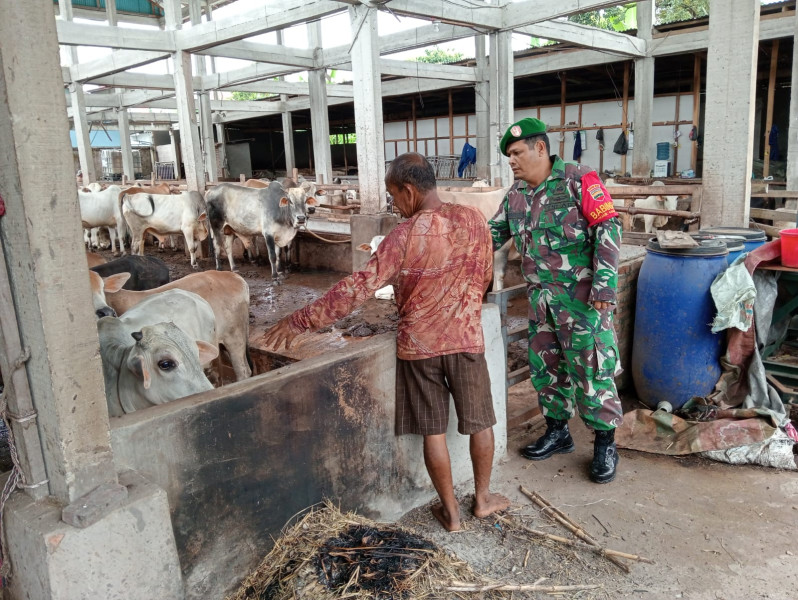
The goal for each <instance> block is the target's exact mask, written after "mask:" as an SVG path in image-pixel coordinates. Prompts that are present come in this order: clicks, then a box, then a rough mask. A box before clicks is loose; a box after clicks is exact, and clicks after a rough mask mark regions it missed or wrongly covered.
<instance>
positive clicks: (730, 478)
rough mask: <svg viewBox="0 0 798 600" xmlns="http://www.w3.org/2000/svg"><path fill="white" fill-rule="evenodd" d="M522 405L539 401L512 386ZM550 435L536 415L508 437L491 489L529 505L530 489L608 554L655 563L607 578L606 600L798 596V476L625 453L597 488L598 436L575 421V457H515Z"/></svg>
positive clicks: (515, 401) (523, 387) (790, 599)
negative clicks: (592, 469)
mask: <svg viewBox="0 0 798 600" xmlns="http://www.w3.org/2000/svg"><path fill="white" fill-rule="evenodd" d="M523 401H526V402H532V403H534V402H535V401H534V391H533V390H532V389H531V386H530V385H529V384H528V383H524V384H520V385H517V386H514V387H513V388H512V389H511V401H510V404H511V406H514V405H515V406H520V405H521V404H522V402H523ZM631 408H634V406H631V405H630V406H629V407H627V410H628V409H631ZM544 428H545V423H544V422H543V419H542V418H540V417H537V418H536V419H533V420H532V421H531V422H528V423H527V424H525V425H522V426H517V427H515V428H513V429H512V430H511V431H510V432H508V454H507V458H506V460H505V461H504V463H503V464H502V465H501V466H500V468H499V469H498V470H497V471H496V472H495V474H494V478H493V482H494V483H493V487H494V489H495V490H496V491H500V492H501V493H504V494H505V495H507V496H508V497H510V499H511V500H512V501H513V504H514V505H517V506H523V507H526V506H530V504H531V503H530V502H529V501H528V500H527V498H526V496H524V495H523V494H522V493H521V492H520V491H519V485H524V486H525V487H526V488H527V489H530V490H533V491H536V492H538V493H540V494H542V495H543V496H544V497H545V498H547V499H548V500H549V501H550V502H551V503H552V504H554V505H556V506H559V507H561V508H562V509H563V510H564V511H565V512H567V513H568V514H569V515H570V516H571V517H572V518H574V519H575V520H576V521H578V522H579V523H581V524H583V525H585V526H586V528H587V530H588V531H590V532H592V534H593V535H594V536H596V537H598V538H599V539H603V540H606V544H607V546H608V547H612V548H615V549H617V550H622V551H625V552H631V553H633V554H639V555H642V556H646V557H648V558H651V559H653V560H654V561H655V562H656V564H655V565H648V564H643V563H638V564H634V565H633V566H632V572H631V574H630V575H626V576H623V575H616V576H615V577H614V578H612V579H611V580H608V581H606V582H605V586H606V587H605V591H606V592H607V594H608V595H607V596H606V597H608V598H644V599H659V598H662V599H665V598H691V599H702V600H703V599H707V600H709V599H713V600H717V599H719V598H724V599H726V600H731V599H740V600H746V599H752V598H776V599H783V600H795V599H796V598H798V542H796V540H797V539H798V537H796V531H798V528H797V527H796V526H797V525H798V471H780V470H776V469H771V468H764V467H752V466H732V465H727V464H723V463H718V462H714V461H711V460H708V459H702V458H698V457H694V456H688V457H682V458H674V457H667V456H659V455H654V454H646V453H643V452H636V451H630V450H623V449H622V450H620V456H621V460H620V464H619V467H618V475H617V478H616V480H615V481H614V482H612V483H609V484H606V485H597V484H594V483H592V482H590V480H589V479H588V476H587V469H588V466H589V463H590V460H591V459H592V449H593V444H592V433H591V432H590V431H588V430H587V428H585V427H584V426H583V425H582V424H581V422H580V421H579V420H578V419H574V420H572V421H571V431H572V435H573V437H574V440H575V442H576V446H577V448H576V451H575V452H574V453H572V454H558V455H555V456H554V457H552V458H550V459H548V460H545V461H539V462H533V461H528V460H525V459H524V458H522V457H521V456H520V455H519V454H518V449H519V448H520V447H522V446H524V445H526V444H528V443H530V442H531V441H533V440H534V439H535V438H537V437H538V436H539V435H540V434H541V433H542V431H543V430H544ZM543 521H544V522H545V519H543ZM598 521H600V523H599V522H598ZM602 525H603V527H605V528H606V529H607V530H608V531H609V533H605V532H604V530H603V529H602ZM553 533H561V532H557V531H553ZM600 536H604V537H600ZM522 556H523V554H522ZM462 558H465V557H462Z"/></svg>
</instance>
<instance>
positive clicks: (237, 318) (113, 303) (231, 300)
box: [90, 271, 252, 381]
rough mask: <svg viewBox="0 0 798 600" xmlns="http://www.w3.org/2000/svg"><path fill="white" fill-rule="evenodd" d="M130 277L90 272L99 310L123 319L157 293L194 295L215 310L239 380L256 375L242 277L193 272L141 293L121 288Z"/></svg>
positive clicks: (220, 336) (219, 334) (246, 288)
mask: <svg viewBox="0 0 798 600" xmlns="http://www.w3.org/2000/svg"><path fill="white" fill-rule="evenodd" d="M127 276H129V275H128V274H127V273H119V274H117V275H111V276H110V277H106V278H102V277H100V276H99V275H97V274H96V273H94V272H93V271H90V277H91V288H92V301H93V303H94V309H95V311H98V310H102V309H103V308H104V307H110V308H112V309H113V310H114V311H115V312H116V314H117V315H120V316H121V315H123V314H124V313H125V311H127V310H129V309H131V308H132V307H133V306H135V305H136V304H138V303H139V302H141V301H142V300H144V299H145V298H147V297H149V296H152V295H153V294H158V293H161V292H165V291H166V290H174V289H180V290H185V291H187V292H193V293H195V294H197V295H198V296H200V297H201V298H202V299H204V300H205V301H206V302H207V303H208V304H210V305H211V308H212V309H213V315H214V317H215V318H216V336H217V339H218V340H219V343H220V344H223V345H224V347H225V349H226V350H227V353H228V354H229V355H230V363H231V364H232V365H233V370H234V371H235V374H236V380H237V381H240V380H242V379H246V378H247V377H249V376H250V375H251V374H252V371H251V370H250V368H249V361H248V360H247V348H248V345H249V286H248V285H247V282H246V281H245V280H244V279H243V278H242V277H241V276H240V275H237V274H236V273H231V272H229V271H204V272H202V273H192V274H190V275H186V276H185V277H182V278H180V279H178V280H177V281H172V282H170V283H167V284H166V285H162V286H161V287H157V288H154V289H151V290H145V291H141V292H134V291H130V290H123V289H121V288H122V286H123V285H124V283H125V281H126V280H127ZM98 314H99V313H98Z"/></svg>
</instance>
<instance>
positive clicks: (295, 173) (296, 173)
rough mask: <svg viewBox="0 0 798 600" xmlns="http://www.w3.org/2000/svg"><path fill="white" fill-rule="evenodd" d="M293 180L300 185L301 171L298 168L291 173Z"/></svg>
mask: <svg viewBox="0 0 798 600" xmlns="http://www.w3.org/2000/svg"><path fill="white" fill-rule="evenodd" d="M291 179H293V180H294V182H296V183H299V169H297V168H296V167H294V169H293V170H292V171H291Z"/></svg>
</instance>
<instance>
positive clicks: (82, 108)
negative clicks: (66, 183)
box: [58, 0, 97, 185]
mask: <svg viewBox="0 0 798 600" xmlns="http://www.w3.org/2000/svg"><path fill="white" fill-rule="evenodd" d="M58 15H59V17H60V18H61V19H63V20H64V21H71V20H72V3H71V2H70V1H69V0H58ZM69 57H70V60H69V64H70V65H76V64H78V49H77V48H76V47H75V46H70V47H69ZM68 89H69V96H70V99H71V101H72V121H73V122H74V124H75V138H76V141H77V145H78V158H79V160H80V171H81V173H82V174H83V178H82V183H83V185H88V184H89V183H91V182H92V181H97V170H96V169H95V168H94V156H92V151H91V141H90V140H89V123H88V121H87V119H86V100H85V97H84V95H83V85H82V84H80V83H77V82H76V83H71V84H69V88H68Z"/></svg>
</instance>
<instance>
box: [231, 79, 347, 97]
mask: <svg viewBox="0 0 798 600" xmlns="http://www.w3.org/2000/svg"><path fill="white" fill-rule="evenodd" d="M227 89H228V90H230V89H235V91H238V92H258V93H261V94H290V95H293V96H307V95H309V94H310V88H309V87H308V84H307V83H306V82H301V81H300V82H292V81H273V80H265V81H256V82H255V83H245V84H237V85H236V84H234V85H233V86H232V87H231V88H227ZM327 96H328V97H329V98H353V97H354V89H353V87H352V85H351V84H347V83H329V84H327Z"/></svg>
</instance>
